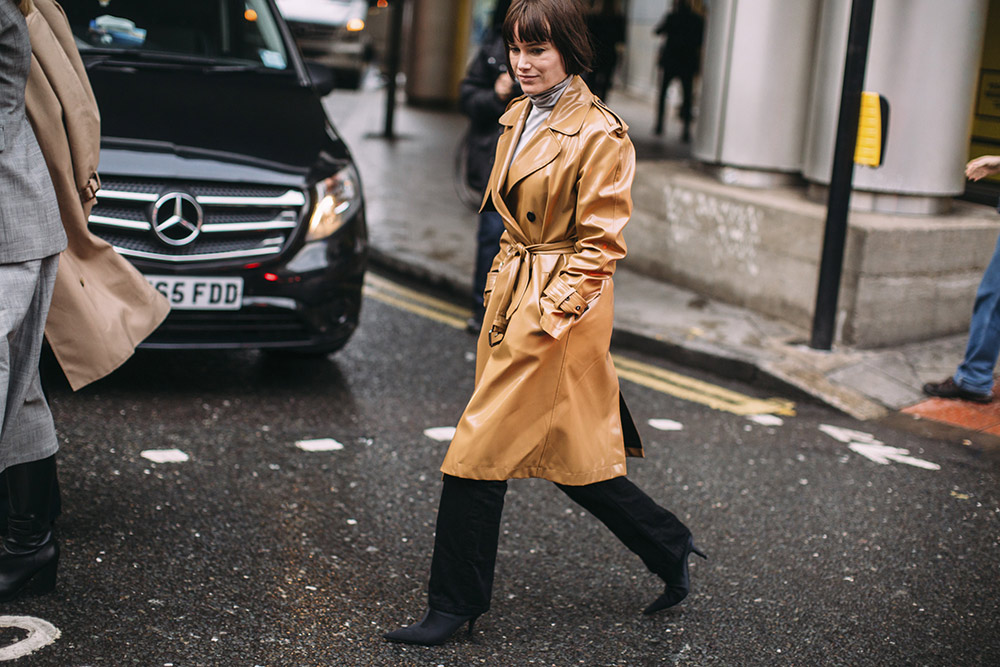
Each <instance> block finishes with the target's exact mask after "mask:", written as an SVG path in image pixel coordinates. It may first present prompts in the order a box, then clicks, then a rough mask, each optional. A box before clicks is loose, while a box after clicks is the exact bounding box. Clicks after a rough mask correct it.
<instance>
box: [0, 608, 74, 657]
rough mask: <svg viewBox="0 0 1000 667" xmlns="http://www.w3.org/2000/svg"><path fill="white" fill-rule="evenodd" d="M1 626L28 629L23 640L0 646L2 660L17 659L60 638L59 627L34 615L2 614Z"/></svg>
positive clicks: (0, 617) (0, 618)
mask: <svg viewBox="0 0 1000 667" xmlns="http://www.w3.org/2000/svg"><path fill="white" fill-rule="evenodd" d="M0 628H20V629H21V630H27V631H28V636H27V637H25V638H24V639H22V640H21V641H19V642H17V643H15V644H11V645H9V646H4V647H3V648H0V660H17V659H18V658H23V657H24V656H26V655H28V654H29V653H34V652H35V651H37V650H38V649H40V648H44V647H45V646H48V645H49V644H51V643H52V642H54V641H55V640H57V639H59V636H60V634H62V633H60V632H59V628H57V627H56V626H54V625H52V624H51V623H49V622H48V621H43V620H42V619H40V618H35V617H34V616H0Z"/></svg>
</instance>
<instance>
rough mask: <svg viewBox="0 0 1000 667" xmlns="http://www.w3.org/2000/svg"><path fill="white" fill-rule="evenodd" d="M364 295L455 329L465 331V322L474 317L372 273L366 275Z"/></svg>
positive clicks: (469, 313)
mask: <svg viewBox="0 0 1000 667" xmlns="http://www.w3.org/2000/svg"><path fill="white" fill-rule="evenodd" d="M364 293H365V296H369V297H371V298H373V299H376V300H377V301H381V302H382V303H386V304H389V305H390V306H395V307H396V308H399V309H400V310H405V311H407V312H410V313H413V314H414V315H420V316H421V317H426V318H427V319H430V320H434V321H435V322H440V323H441V324H446V325H448V326H450V327H453V328H455V329H464V328H465V321H466V320H467V319H469V317H470V316H471V315H472V311H470V310H469V309H467V308H460V307H458V306H455V305H453V304H450V303H448V302H447V301H442V300H441V299H435V298H434V297H432V296H427V295H426V294H421V293H420V292H417V291H416V290H411V289H408V288H406V287H403V286H402V285H397V284H396V283H394V282H391V281H389V280H386V279H385V278H380V277H379V276H376V275H372V274H371V273H368V274H366V275H365V287H364Z"/></svg>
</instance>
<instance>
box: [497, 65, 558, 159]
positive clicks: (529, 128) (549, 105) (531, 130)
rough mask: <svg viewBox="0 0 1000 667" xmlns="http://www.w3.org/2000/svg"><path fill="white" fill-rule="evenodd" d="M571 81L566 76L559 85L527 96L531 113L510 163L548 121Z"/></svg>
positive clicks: (525, 122)
mask: <svg viewBox="0 0 1000 667" xmlns="http://www.w3.org/2000/svg"><path fill="white" fill-rule="evenodd" d="M572 80H573V76H572V75H570V76H567V77H566V78H565V79H563V80H562V81H561V82H560V83H557V84H556V85H554V86H552V87H551V88H549V89H548V90H546V91H545V92H543V93H538V94H537V95H528V98H529V99H530V100H531V111H529V112H528V119H527V120H526V121H524V129H523V130H521V136H520V138H519V139H518V140H517V146H516V147H515V148H514V157H512V158H511V160H510V161H511V162H513V161H514V160H516V159H517V155H518V153H520V152H521V149H523V148H524V147H525V145H526V144H527V143H528V141H529V140H530V139H531V137H533V136H535V133H536V132H538V130H539V129H541V127H542V126H543V125H544V124H545V121H546V120H548V117H549V115H551V113H552V109H553V108H554V107H555V106H556V102H558V101H559V98H560V97H562V94H563V91H565V90H566V88H568V87H569V82H570V81H572Z"/></svg>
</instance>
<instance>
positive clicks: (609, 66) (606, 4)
mask: <svg viewBox="0 0 1000 667" xmlns="http://www.w3.org/2000/svg"><path fill="white" fill-rule="evenodd" d="M617 5H618V2H617V0H596V2H594V6H593V7H592V8H591V11H590V12H589V13H588V14H587V30H588V31H589V32H590V36H591V42H592V43H593V47H594V66H593V69H592V70H591V71H590V72H585V73H584V74H583V80H584V81H586V82H587V86H588V87H589V88H590V90H591V92H593V93H594V94H595V95H597V96H598V97H599V98H601V99H602V100H607V99H608V93H610V92H611V84H612V82H613V81H614V76H615V70H616V69H617V67H618V45H619V44H624V43H625V16H624V15H623V14H622V13H621V12H620V11H618V6H617Z"/></svg>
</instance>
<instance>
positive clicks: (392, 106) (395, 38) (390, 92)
mask: <svg viewBox="0 0 1000 667" xmlns="http://www.w3.org/2000/svg"><path fill="white" fill-rule="evenodd" d="M390 11H391V12H392V22H391V23H390V26H389V53H388V62H387V63H386V68H387V70H388V71H387V72H386V76H387V77H388V79H389V81H388V86H387V87H386V90H385V131H384V133H383V136H384V137H385V138H387V139H392V138H394V136H395V135H394V134H393V121H394V120H395V116H396V75H397V74H398V73H399V61H400V54H401V53H402V49H403V0H392V3H391V7H390Z"/></svg>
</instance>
